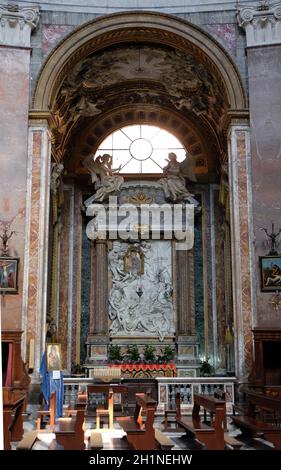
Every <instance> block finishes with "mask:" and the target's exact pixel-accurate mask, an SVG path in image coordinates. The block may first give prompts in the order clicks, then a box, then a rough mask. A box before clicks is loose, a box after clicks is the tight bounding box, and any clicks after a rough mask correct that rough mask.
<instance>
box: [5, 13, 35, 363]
mask: <svg viewBox="0 0 281 470" xmlns="http://www.w3.org/2000/svg"><path fill="white" fill-rule="evenodd" d="M37 22H38V9H36V8H25V9H22V8H17V7H15V9H13V7H10V6H7V5H6V6H4V5H0V96H1V116H0V142H1V149H0V161H1V172H0V214H1V215H0V231H2V230H3V229H4V228H5V227H6V228H7V229H8V232H10V231H15V232H16V233H15V234H14V235H13V236H12V238H11V239H10V241H9V254H10V255H11V256H17V257H19V258H20V265H19V291H18V294H17V295H13V296H11V295H9V296H6V301H5V305H4V306H3V309H2V327H3V329H15V330H22V329H24V322H25V321H26V291H25V281H24V279H25V273H26V269H28V267H27V266H26V251H27V250H28V248H27V243H28V240H27V237H26V230H25V225H26V219H27V218H28V211H29V208H28V202H27V199H26V193H27V176H26V175H27V160H28V158H27V148H28V102H29V74H30V35H31V31H32V29H34V28H35V27H36V24H37ZM22 311H23V317H24V315H25V320H24V321H23V322H22ZM25 340H26V337H25V336H24V337H23V341H22V345H23V348H22V356H23V359H24V360H27V361H28V359H29V358H28V356H26V350H25Z"/></svg>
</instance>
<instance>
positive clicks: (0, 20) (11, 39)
mask: <svg viewBox="0 0 281 470" xmlns="http://www.w3.org/2000/svg"><path fill="white" fill-rule="evenodd" d="M38 21H39V9H38V8H31V7H23V8H19V7H18V6H17V5H7V6H4V5H0V45H4V46H13V47H30V36H31V32H32V31H33V29H35V28H36V26H37V24H38Z"/></svg>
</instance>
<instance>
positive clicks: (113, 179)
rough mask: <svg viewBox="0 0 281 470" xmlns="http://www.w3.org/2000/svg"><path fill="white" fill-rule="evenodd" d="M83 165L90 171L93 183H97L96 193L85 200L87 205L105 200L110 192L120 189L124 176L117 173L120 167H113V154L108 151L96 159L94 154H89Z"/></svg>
mask: <svg viewBox="0 0 281 470" xmlns="http://www.w3.org/2000/svg"><path fill="white" fill-rule="evenodd" d="M83 165H84V167H85V168H86V169H87V170H88V172H89V173H90V175H91V178H92V183H93V184H94V185H95V194H94V195H93V196H91V197H90V198H89V199H88V200H87V201H86V202H85V205H86V206H87V205H89V204H91V203H92V202H103V201H104V200H106V199H107V198H108V196H109V195H110V194H113V193H116V192H118V191H120V188H121V186H122V184H123V183H124V178H123V176H120V175H118V174H116V173H115V172H118V171H119V170H120V167H119V168H116V169H113V168H111V165H112V156H111V155H108V154H107V153H106V154H104V155H102V156H101V155H99V156H98V157H96V158H95V159H94V157H93V155H88V157H87V158H85V160H84V162H83Z"/></svg>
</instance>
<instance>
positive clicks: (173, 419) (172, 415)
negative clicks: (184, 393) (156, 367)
mask: <svg viewBox="0 0 281 470" xmlns="http://www.w3.org/2000/svg"><path fill="white" fill-rule="evenodd" d="M180 418H181V395H180V392H177V394H176V399H175V409H174V408H165V410H164V431H168V429H169V423H175V424H176V426H177V424H178V423H177V420H179V419H180Z"/></svg>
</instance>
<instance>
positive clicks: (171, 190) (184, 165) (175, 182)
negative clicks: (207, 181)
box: [158, 152, 198, 207]
mask: <svg viewBox="0 0 281 470" xmlns="http://www.w3.org/2000/svg"><path fill="white" fill-rule="evenodd" d="M166 161H167V162H168V164H167V165H166V166H165V167H164V168H163V176H164V178H161V179H160V180H159V181H158V183H160V184H161V186H162V188H163V191H164V194H165V197H166V198H167V199H168V200H170V201H172V202H182V201H186V202H189V203H190V204H194V205H195V207H197V206H198V202H197V201H196V199H194V197H193V194H191V193H190V192H189V191H188V189H187V188H186V186H185V179H184V176H185V177H187V178H188V179H189V180H191V181H196V177H195V175H194V172H193V167H194V159H193V158H192V157H191V156H188V155H186V159H185V160H184V161H183V162H181V163H180V162H178V161H177V156H176V154H175V153H173V152H170V153H169V155H168V160H167V159H166Z"/></svg>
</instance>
